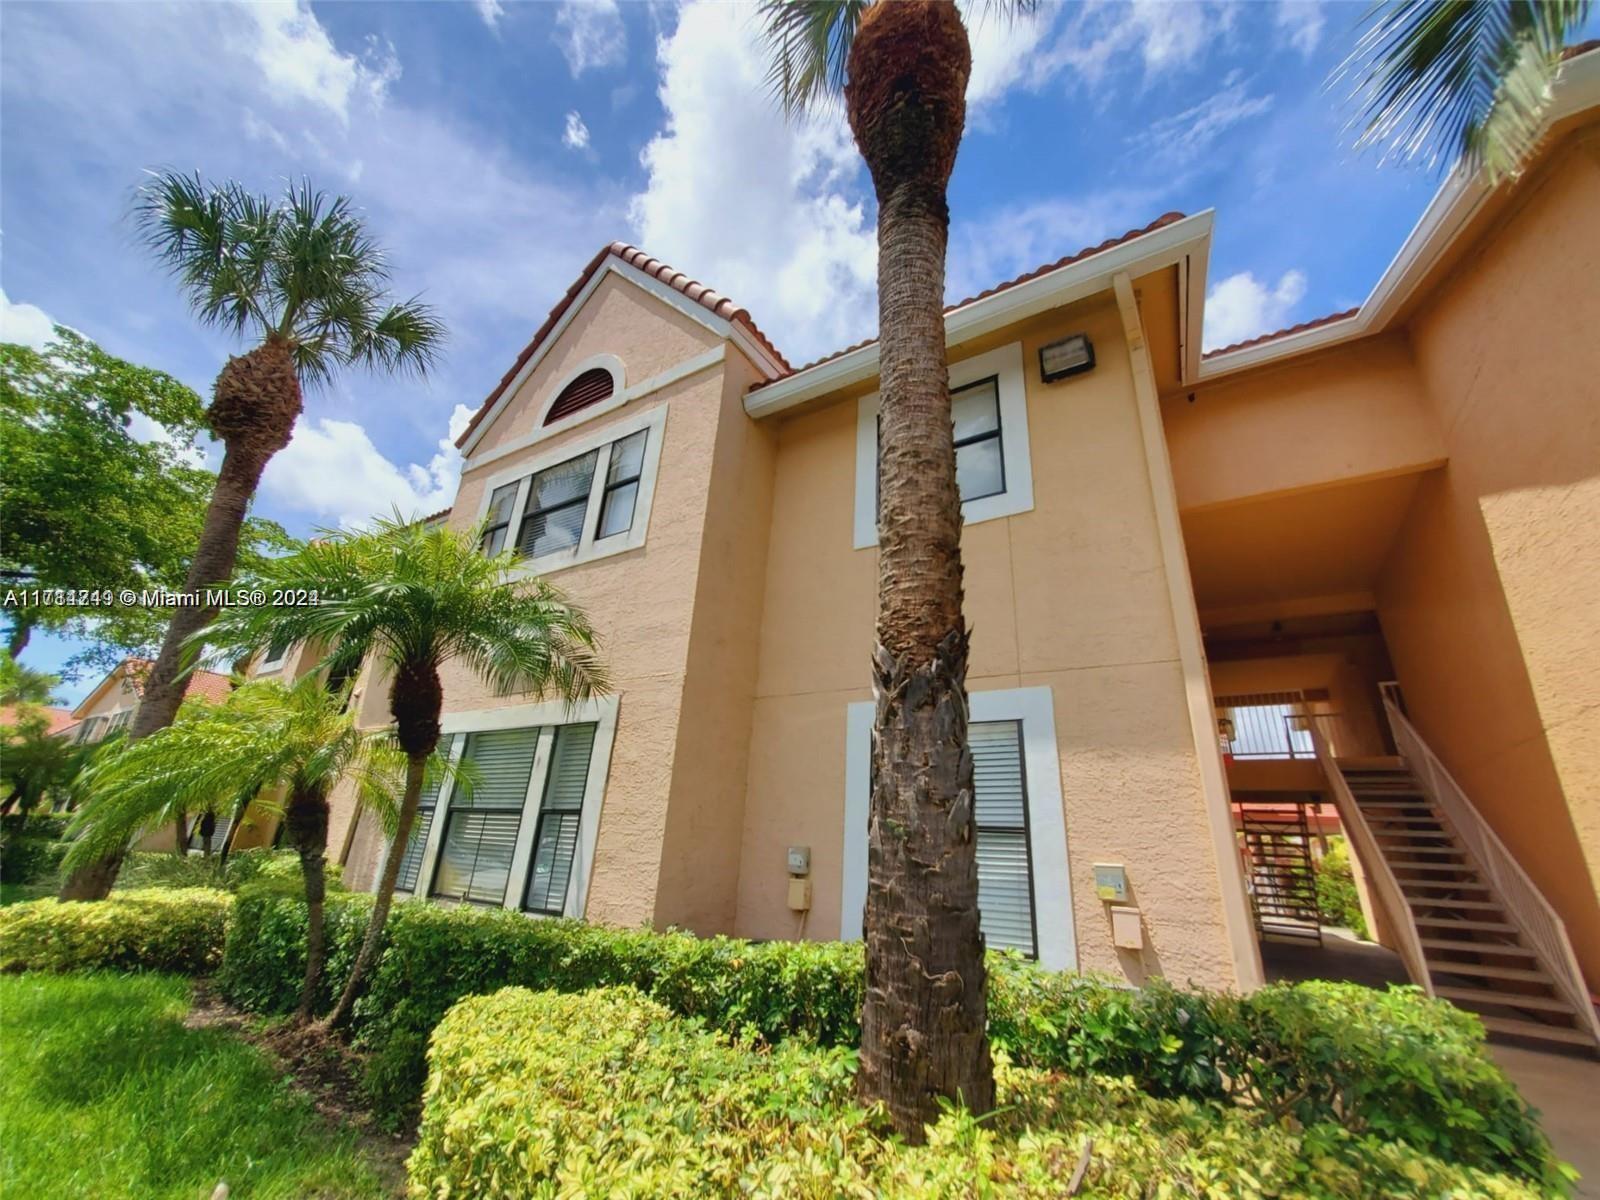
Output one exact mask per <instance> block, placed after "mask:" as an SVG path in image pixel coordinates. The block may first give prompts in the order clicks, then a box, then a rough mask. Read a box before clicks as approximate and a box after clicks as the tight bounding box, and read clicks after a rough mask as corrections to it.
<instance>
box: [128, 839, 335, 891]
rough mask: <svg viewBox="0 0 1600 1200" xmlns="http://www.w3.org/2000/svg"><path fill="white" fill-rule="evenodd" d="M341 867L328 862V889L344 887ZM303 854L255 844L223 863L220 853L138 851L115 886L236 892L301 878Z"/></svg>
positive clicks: (232, 854)
mask: <svg viewBox="0 0 1600 1200" xmlns="http://www.w3.org/2000/svg"><path fill="white" fill-rule="evenodd" d="M341 871H342V869H341V868H340V866H339V865H338V864H337V863H329V864H328V889H329V890H330V891H335V890H338V889H340V888H342V887H343V884H342V883H341V882H340V880H341ZM299 878H300V856H299V855H297V854H296V853H295V852H294V851H293V850H270V849H267V848H265V847H256V848H253V849H249V850H235V851H234V852H232V853H231V854H229V855H228V861H227V862H226V863H225V864H224V863H223V862H222V857H221V855H214V856H212V857H211V858H207V857H205V855H203V854H173V853H172V852H171V851H170V850H136V851H134V852H132V853H130V854H129V855H128V856H127V858H125V859H124V860H123V864H122V870H121V871H120V872H119V873H118V874H117V882H116V884H115V888H116V889H117V890H131V889H134V888H153V887H164V888H187V887H203V888H226V889H227V890H228V891H230V892H237V891H238V890H239V889H240V888H244V887H248V886H250V885H251V884H252V883H254V882H255V881H256V880H258V879H290V880H293V879H299Z"/></svg>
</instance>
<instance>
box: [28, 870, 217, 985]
mask: <svg viewBox="0 0 1600 1200" xmlns="http://www.w3.org/2000/svg"><path fill="white" fill-rule="evenodd" d="M232 906H233V897H232V896H230V895H228V893H227V892H218V891H203V890H201V889H198V888H189V889H185V890H183V891H167V890H163V889H160V888H153V889H150V890H148V891H133V892H117V893H115V894H113V895H112V896H111V897H110V898H109V899H107V900H101V901H98V902H96V903H77V902H74V903H66V904H63V903H62V902H61V901H59V900H56V899H54V898H51V899H46V900H32V901H29V902H28V903H26V904H13V905H10V906H8V907H6V908H4V909H0V971H77V970H88V969H91V968H98V967H107V968H114V969H117V970H122V971H182V972H185V973H187V974H191V975H193V974H204V973H207V972H210V971H213V970H215V969H216V967H217V965H218V964H219V963H220V962H221V961H222V947H223V940H224V937H225V935H226V932H227V925H228V914H229V911H230V909H231V908H232Z"/></svg>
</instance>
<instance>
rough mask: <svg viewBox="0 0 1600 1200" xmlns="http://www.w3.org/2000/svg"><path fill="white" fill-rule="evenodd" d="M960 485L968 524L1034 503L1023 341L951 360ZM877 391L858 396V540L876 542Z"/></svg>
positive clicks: (859, 543)
mask: <svg viewBox="0 0 1600 1200" xmlns="http://www.w3.org/2000/svg"><path fill="white" fill-rule="evenodd" d="M950 417H951V424H952V436H953V437H954V440H955V451H956V486H957V488H958V489H959V490H960V493H961V516H962V519H963V520H964V521H965V522H966V523H967V524H968V525H974V524H976V523H978V522H979V521H988V520H992V519H993V518H995V517H1005V516H1011V515H1013V514H1015V513H1021V512H1027V511H1028V510H1030V509H1031V508H1032V507H1033V466H1032V462H1031V460H1030V457H1029V450H1028V402H1027V394H1026V388H1025V384H1024V381H1023V359H1022V343H1020V342H1013V343H1012V344H1011V345H1009V346H1001V347H1000V348H999V349H997V350H990V351H989V352H988V353H986V354H978V355H974V356H973V357H971V358H966V359H962V360H961V361H960V362H955V363H951V364H950ZM878 494H879V485H878V393H876V392H873V393H872V394H871V395H867V396H863V397H862V398H861V400H860V401H859V402H858V407H857V422H856V505H855V546H856V548H857V549H858V550H859V549H862V548H864V547H867V546H876V545H877V544H878Z"/></svg>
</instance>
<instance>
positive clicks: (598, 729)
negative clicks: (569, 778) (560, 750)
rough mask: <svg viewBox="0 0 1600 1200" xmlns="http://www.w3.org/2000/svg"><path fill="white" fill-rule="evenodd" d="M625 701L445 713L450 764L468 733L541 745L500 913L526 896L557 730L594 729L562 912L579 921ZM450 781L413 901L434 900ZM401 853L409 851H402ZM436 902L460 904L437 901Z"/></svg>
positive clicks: (441, 796) (516, 907) (607, 698)
mask: <svg viewBox="0 0 1600 1200" xmlns="http://www.w3.org/2000/svg"><path fill="white" fill-rule="evenodd" d="M620 703H621V701H620V698H619V697H617V696H605V697H602V698H600V699H598V700H582V701H579V702H578V703H576V704H572V705H568V704H567V703H566V702H565V701H563V700H545V701H539V702H537V703H534V704H511V705H507V706H505V707H503V708H488V709H479V710H476V711H473V712H459V713H446V714H445V715H444V716H443V717H441V718H440V720H439V729H440V732H441V733H445V734H449V733H453V734H457V735H458V736H457V737H456V740H455V745H453V746H452V747H451V749H450V760H451V761H452V762H460V761H461V756H462V755H463V754H464V753H465V752H466V746H467V738H466V735H467V734H469V733H486V732H489V731H491V730H497V729H529V728H534V727H537V728H538V730H539V741H538V745H537V747H536V748H535V750H534V757H533V771H532V774H531V775H530V777H529V779H528V794H527V796H526V797H525V798H524V800H523V805H522V821H521V823H520V824H519V825H518V827H517V842H516V846H515V848H514V849H513V851H512V855H511V868H510V873H509V875H508V877H507V880H506V897H505V902H504V904H503V907H505V908H508V909H511V910H512V911H514V912H521V911H522V897H523V895H524V894H525V893H526V892H527V890H528V869H529V867H530V866H531V865H532V859H533V837H534V834H535V833H536V832H537V831H538V827H539V805H540V803H541V801H542V800H543V798H544V785H545V780H546V778H547V776H548V775H549V773H550V754H551V750H552V748H553V747H554V745H555V737H556V727H557V726H560V725H588V724H593V725H594V726H595V731H594V745H593V747H592V748H591V749H590V751H589V778H588V782H587V783H586V784H585V786H584V789H583V814H582V816H581V817H580V818H579V820H578V849H577V852H576V854H575V855H574V857H573V863H572V875H571V877H570V878H569V879H568V880H567V895H566V900H565V902H564V903H563V904H562V907H561V914H560V915H561V916H563V917H582V916H583V914H584V911H585V909H586V908H587V907H588V902H589V880H590V876H591V874H592V871H593V868H594V849H595V845H596V844H597V843H598V841H599V838H600V809H601V807H602V805H603V804H604V801H605V790H606V775H607V773H608V772H609V771H610V769H611V746H612V743H613V742H614V741H615V740H616V736H617V712H618V709H619V707H620ZM452 790H453V789H452V787H451V784H450V781H448V780H447V781H445V783H444V786H442V787H441V788H440V789H439V796H438V799H437V800H436V801H435V802H434V803H435V807H434V811H433V822H432V823H431V824H430V825H429V826H428V841H427V845H426V846H425V847H424V848H423V851H422V862H421V864H420V865H419V866H418V867H417V887H416V891H415V892H413V893H411V894H412V895H414V896H430V893H431V892H432V891H433V876H434V868H435V866H436V865H437V863H438V861H439V851H440V849H441V848H442V846H443V844H444V829H445V826H446V825H447V824H449V820H448V817H449V808H450V793H451V791H452ZM395 849H396V847H395V844H394V843H393V842H391V843H390V844H389V846H388V848H387V849H386V850H385V851H384V853H383V854H382V855H380V856H379V859H378V865H377V870H376V871H375V873H374V875H373V886H374V887H376V886H377V880H378V879H380V878H381V877H382V875H383V869H384V864H385V861H386V860H387V858H388V856H389V855H390V854H393V853H394V852H395ZM400 853H402V854H403V853H405V850H404V848H403V847H401V848H400ZM430 899H432V902H433V903H435V904H454V903H461V902H459V901H453V900H448V899H439V898H433V897H430ZM524 915H525V916H528V917H545V916H550V915H553V914H549V913H534V912H529V913H524Z"/></svg>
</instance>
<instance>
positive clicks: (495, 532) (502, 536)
mask: <svg viewBox="0 0 1600 1200" xmlns="http://www.w3.org/2000/svg"><path fill="white" fill-rule="evenodd" d="M521 486H522V481H521V480H518V481H517V482H516V483H508V484H506V485H504V486H503V487H497V488H495V490H494V492H493V493H492V494H491V495H490V497H489V511H488V512H486V513H484V514H483V519H484V522H485V525H484V529H483V542H482V543H481V544H482V547H483V552H484V553H485V554H499V553H500V551H502V550H504V549H505V548H506V530H507V529H508V528H509V527H510V525H511V509H512V507H513V506H514V505H515V504H516V502H517V489H518V488H519V487H521Z"/></svg>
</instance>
